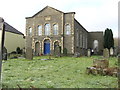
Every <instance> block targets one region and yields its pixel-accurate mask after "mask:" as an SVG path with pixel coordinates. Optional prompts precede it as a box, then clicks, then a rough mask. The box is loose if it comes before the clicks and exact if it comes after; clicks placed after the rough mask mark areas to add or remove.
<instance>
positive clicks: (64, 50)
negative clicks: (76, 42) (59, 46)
mask: <svg viewBox="0 0 120 90" xmlns="http://www.w3.org/2000/svg"><path fill="white" fill-rule="evenodd" d="M63 54H64V55H65V56H67V48H64V49H63Z"/></svg>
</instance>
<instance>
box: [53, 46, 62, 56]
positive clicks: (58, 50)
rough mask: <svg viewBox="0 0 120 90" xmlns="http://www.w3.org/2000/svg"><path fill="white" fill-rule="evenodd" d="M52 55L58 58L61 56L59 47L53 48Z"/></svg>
mask: <svg viewBox="0 0 120 90" xmlns="http://www.w3.org/2000/svg"><path fill="white" fill-rule="evenodd" d="M54 55H55V57H60V56H61V52H60V47H59V46H56V47H55V51H54Z"/></svg>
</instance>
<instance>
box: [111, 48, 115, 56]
mask: <svg viewBox="0 0 120 90" xmlns="http://www.w3.org/2000/svg"><path fill="white" fill-rule="evenodd" d="M113 54H114V50H113V48H110V55H111V56H113Z"/></svg>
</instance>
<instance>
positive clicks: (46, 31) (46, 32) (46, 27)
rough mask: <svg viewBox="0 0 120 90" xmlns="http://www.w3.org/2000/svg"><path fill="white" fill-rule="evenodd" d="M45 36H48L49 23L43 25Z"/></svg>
mask: <svg viewBox="0 0 120 90" xmlns="http://www.w3.org/2000/svg"><path fill="white" fill-rule="evenodd" d="M44 30H45V35H50V24H49V23H47V24H45V29H44Z"/></svg>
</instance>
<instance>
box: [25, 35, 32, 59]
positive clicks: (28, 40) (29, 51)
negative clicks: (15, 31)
mask: <svg viewBox="0 0 120 90" xmlns="http://www.w3.org/2000/svg"><path fill="white" fill-rule="evenodd" d="M25 54H26V59H30V60H32V59H33V50H32V38H31V37H30V36H26V53H25Z"/></svg>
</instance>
